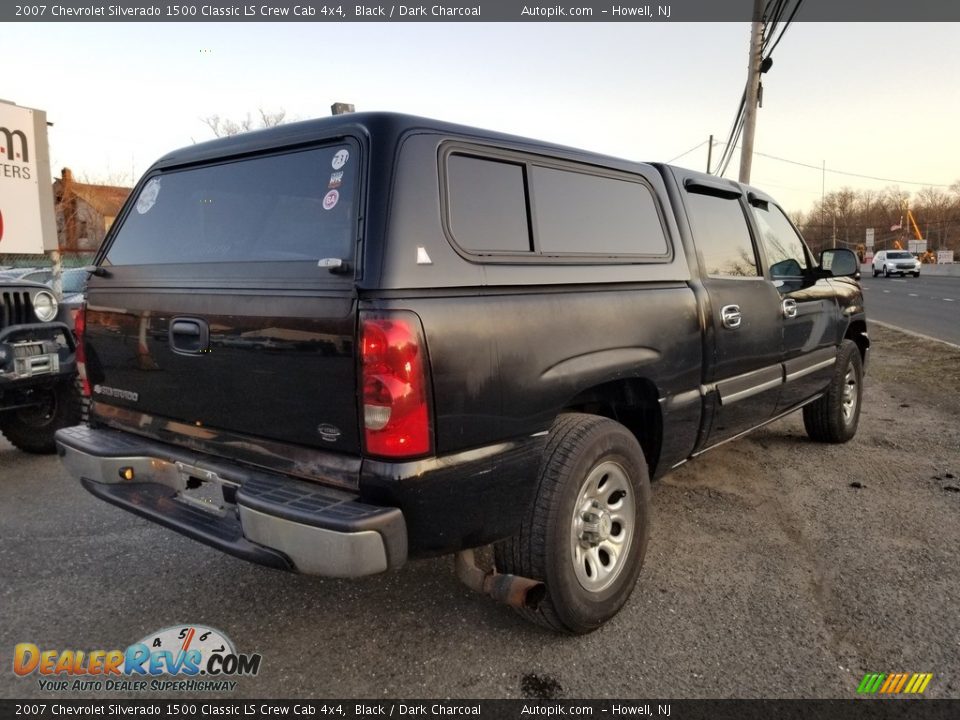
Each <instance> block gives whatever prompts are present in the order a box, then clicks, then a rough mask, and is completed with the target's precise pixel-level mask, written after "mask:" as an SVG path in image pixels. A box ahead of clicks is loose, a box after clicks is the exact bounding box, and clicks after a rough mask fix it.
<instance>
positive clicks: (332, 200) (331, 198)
mask: <svg viewBox="0 0 960 720" xmlns="http://www.w3.org/2000/svg"><path fill="white" fill-rule="evenodd" d="M339 199H340V193H339V192H337V191H336V190H331V191H330V192H328V193H327V194H326V195H324V196H323V209H324V210H333V209H334V208H335V207H336V206H337V201H338V200H339Z"/></svg>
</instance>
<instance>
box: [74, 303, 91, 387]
mask: <svg viewBox="0 0 960 720" xmlns="http://www.w3.org/2000/svg"><path fill="white" fill-rule="evenodd" d="M86 331H87V305H86V303H84V304H83V305H81V306H80V309H79V310H78V311H77V314H76V315H74V316H73V334H74V335H76V336H77V377H79V378H80V392H81V393H82V394H83V396H84V397H90V396H91V395H92V394H93V393H92V392H91V391H90V380H89V378H87V351H86V349H85V348H84V346H83V336H84V333H86Z"/></svg>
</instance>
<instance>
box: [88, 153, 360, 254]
mask: <svg viewBox="0 0 960 720" xmlns="http://www.w3.org/2000/svg"><path fill="white" fill-rule="evenodd" d="M356 154H357V152H356V149H355V148H354V147H353V146H349V145H346V144H342V145H333V146H328V147H323V148H315V149H311V150H304V151H300V152H292V153H285V154H282V155H270V156H261V157H256V158H250V159H245V160H238V161H233V162H226V163H219V164H216V165H205V166H202V167H195V168H189V169H185V170H176V171H171V172H163V173H158V174H156V175H154V176H153V177H151V178H150V179H148V180H147V182H146V183H145V184H144V185H143V187H142V188H141V190H140V192H139V194H138V195H137V197H136V199H135V201H134V203H133V206H132V207H131V208H130V209H129V211H128V212H127V215H126V217H125V218H124V220H123V224H122V225H121V227H120V228H119V230H118V233H117V235H116V237H115V238H114V240H113V243H112V245H111V246H110V249H109V251H108V253H107V257H106V264H109V265H154V264H172V263H177V264H180V263H187V264H192V263H218V262H231V263H234V262H283V261H305V260H311V261H313V262H314V263H315V262H316V261H317V260H319V259H321V258H340V259H342V260H345V261H348V262H349V261H351V260H352V258H353V248H354V241H353V240H354V233H355V228H356V217H357V212H356V208H355V196H356V188H357V181H358V176H359V172H360V166H359V163H358V161H357V158H356V157H354V156H355V155H356Z"/></svg>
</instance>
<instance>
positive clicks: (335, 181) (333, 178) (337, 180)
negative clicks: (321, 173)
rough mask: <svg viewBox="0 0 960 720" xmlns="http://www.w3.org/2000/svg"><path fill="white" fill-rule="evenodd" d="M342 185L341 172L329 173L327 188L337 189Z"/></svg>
mask: <svg viewBox="0 0 960 720" xmlns="http://www.w3.org/2000/svg"><path fill="white" fill-rule="evenodd" d="M342 184H343V171H342V170H341V171H340V172H333V173H330V182H329V183H327V187H328V188H338V187H340V186H341V185H342Z"/></svg>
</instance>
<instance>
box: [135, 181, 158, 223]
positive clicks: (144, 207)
mask: <svg viewBox="0 0 960 720" xmlns="http://www.w3.org/2000/svg"><path fill="white" fill-rule="evenodd" d="M158 197H160V178H153V180H151V181H150V182H148V183H147V184H146V186H145V187H144V188H143V190H141V191H140V197H138V198H137V212H138V213H140V214H141V215H146V214H147V213H148V212H150V208H152V207H153V206H154V204H156V202H157V198H158Z"/></svg>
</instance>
